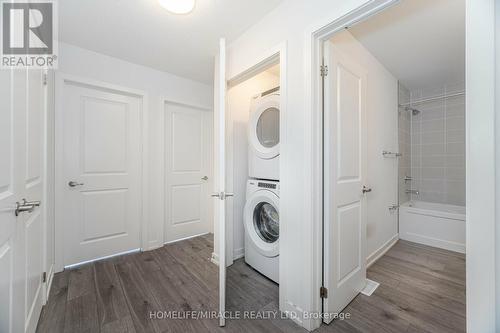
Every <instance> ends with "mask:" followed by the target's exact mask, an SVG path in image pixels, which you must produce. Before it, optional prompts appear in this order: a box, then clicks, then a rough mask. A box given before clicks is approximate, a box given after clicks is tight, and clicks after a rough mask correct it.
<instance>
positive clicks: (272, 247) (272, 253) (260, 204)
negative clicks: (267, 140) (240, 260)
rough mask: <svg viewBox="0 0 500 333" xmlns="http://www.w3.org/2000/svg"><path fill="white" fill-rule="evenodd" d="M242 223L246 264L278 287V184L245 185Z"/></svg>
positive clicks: (249, 182) (257, 181) (270, 182)
mask: <svg viewBox="0 0 500 333" xmlns="http://www.w3.org/2000/svg"><path fill="white" fill-rule="evenodd" d="M243 223H244V226H245V261H246V263H247V264H249V265H250V266H252V267H253V268H254V269H255V270H257V271H259V272H260V273H261V274H263V275H265V276H267V277H268V278H270V279H271V280H273V281H274V282H276V283H279V182H276V181H267V180H259V179H250V180H249V181H248V182H247V200H246V204H245V209H244V222H243Z"/></svg>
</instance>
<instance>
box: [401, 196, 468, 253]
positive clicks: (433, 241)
mask: <svg viewBox="0 0 500 333" xmlns="http://www.w3.org/2000/svg"><path fill="white" fill-rule="evenodd" d="M399 238H401V239H404V240H408V241H411V242H415V243H421V244H425V245H430V246H434V247H439V248H442V249H446V250H451V251H456V252H460V253H465V207H463V206H454V205H446V204H437V203H431V202H424V201H408V202H406V203H404V204H402V205H401V206H400V207H399Z"/></svg>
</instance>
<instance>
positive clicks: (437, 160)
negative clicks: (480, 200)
mask: <svg viewBox="0 0 500 333" xmlns="http://www.w3.org/2000/svg"><path fill="white" fill-rule="evenodd" d="M463 91H464V85H463V84H453V85H443V86H441V87H436V88H427V89H419V90H413V91H411V100H412V102H413V101H418V100H420V99H423V98H428V97H433V96H440V95H444V94H454V93H457V92H463ZM415 107H416V108H417V109H418V110H420V111H421V112H420V113H419V114H418V115H415V116H414V115H411V116H410V117H411V135H412V138H411V151H412V155H411V176H412V177H413V181H412V186H413V189H416V190H418V191H419V192H420V193H419V195H418V196H417V195H414V194H413V195H412V198H413V199H418V200H422V201H429V202H437V203H446V204H452V205H460V206H465V97H464V95H461V96H457V97H451V98H441V99H437V100H435V101H431V102H425V103H421V104H418V105H415Z"/></svg>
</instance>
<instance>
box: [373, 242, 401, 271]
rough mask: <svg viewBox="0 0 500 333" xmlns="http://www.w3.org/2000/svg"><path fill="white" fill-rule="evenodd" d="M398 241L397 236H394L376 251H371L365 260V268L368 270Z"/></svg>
mask: <svg viewBox="0 0 500 333" xmlns="http://www.w3.org/2000/svg"><path fill="white" fill-rule="evenodd" d="M398 240H399V234H395V235H394V236H392V237H391V238H390V239H389V240H388V241H387V242H385V243H384V244H382V246H381V247H379V248H378V249H376V250H375V251H373V253H372V254H370V255H369V256H368V257H367V258H366V268H367V269H368V268H369V267H370V266H371V265H373V264H374V263H375V262H376V261H377V260H379V259H380V258H381V257H382V256H383V255H384V254H386V253H387V251H389V250H390V249H391V248H392V247H393V246H394V245H396V243H397V242H398Z"/></svg>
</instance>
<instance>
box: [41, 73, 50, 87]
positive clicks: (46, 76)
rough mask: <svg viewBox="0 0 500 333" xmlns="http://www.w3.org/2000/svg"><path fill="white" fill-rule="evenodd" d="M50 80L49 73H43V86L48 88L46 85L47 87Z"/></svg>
mask: <svg viewBox="0 0 500 333" xmlns="http://www.w3.org/2000/svg"><path fill="white" fill-rule="evenodd" d="M48 80H49V78H48V75H47V73H43V78H42V81H43V85H44V86H46V85H47V83H48Z"/></svg>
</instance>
